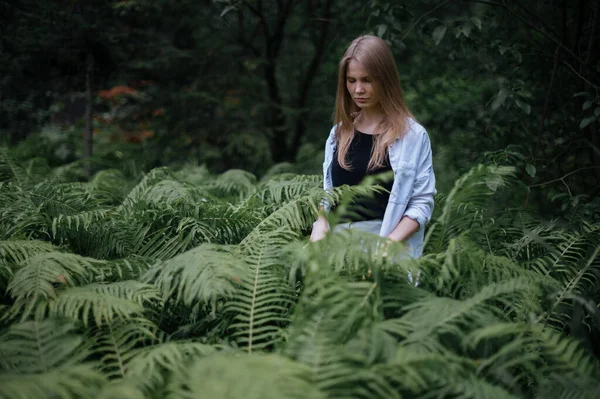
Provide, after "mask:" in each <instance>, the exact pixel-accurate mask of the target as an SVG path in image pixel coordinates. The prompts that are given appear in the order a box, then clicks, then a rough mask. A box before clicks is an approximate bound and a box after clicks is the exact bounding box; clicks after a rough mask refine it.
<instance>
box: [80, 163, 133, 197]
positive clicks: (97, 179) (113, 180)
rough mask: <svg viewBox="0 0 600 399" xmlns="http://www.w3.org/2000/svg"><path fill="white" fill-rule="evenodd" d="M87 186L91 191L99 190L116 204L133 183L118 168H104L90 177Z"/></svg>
mask: <svg viewBox="0 0 600 399" xmlns="http://www.w3.org/2000/svg"><path fill="white" fill-rule="evenodd" d="M89 187H90V189H91V190H92V191H93V192H100V193H102V194H104V195H106V196H107V197H108V198H111V199H112V201H111V203H112V204H114V205H116V204H118V203H121V201H123V199H124V198H125V196H126V195H127V194H128V193H129V191H130V190H131V189H132V188H133V185H132V183H131V182H130V181H129V180H128V179H127V178H126V177H125V175H124V174H123V172H121V171H120V170H117V169H105V170H101V171H99V172H98V173H96V174H95V175H94V176H93V177H92V179H91V180H90V182H89Z"/></svg>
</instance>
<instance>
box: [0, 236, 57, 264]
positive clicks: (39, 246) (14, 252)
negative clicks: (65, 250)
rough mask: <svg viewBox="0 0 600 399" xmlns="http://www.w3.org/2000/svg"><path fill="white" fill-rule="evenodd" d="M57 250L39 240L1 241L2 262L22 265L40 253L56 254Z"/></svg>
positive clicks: (0, 258)
mask: <svg viewBox="0 0 600 399" xmlns="http://www.w3.org/2000/svg"><path fill="white" fill-rule="evenodd" d="M56 250H57V248H56V247H54V246H52V244H50V243H47V242H45V241H38V240H2V241H0V260H1V261H4V262H10V263H21V262H23V261H25V260H26V259H28V258H31V257H33V256H35V255H37V254H40V253H48V252H54V251H56Z"/></svg>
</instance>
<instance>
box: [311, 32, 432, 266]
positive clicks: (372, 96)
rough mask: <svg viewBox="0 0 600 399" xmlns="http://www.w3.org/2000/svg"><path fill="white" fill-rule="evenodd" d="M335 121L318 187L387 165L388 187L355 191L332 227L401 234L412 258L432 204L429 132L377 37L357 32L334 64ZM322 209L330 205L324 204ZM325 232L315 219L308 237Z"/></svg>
mask: <svg viewBox="0 0 600 399" xmlns="http://www.w3.org/2000/svg"><path fill="white" fill-rule="evenodd" d="M338 71H339V73H338V88H337V97H336V105H335V122H336V123H337V124H336V125H335V126H334V127H333V128H332V129H331V132H330V134H329V138H328V139H327V141H326V143H325V162H324V163H323V187H324V189H325V190H326V191H327V190H331V189H332V188H333V187H338V186H341V185H344V184H348V185H355V184H358V183H360V181H361V180H362V179H363V178H364V177H365V176H367V175H373V174H377V173H383V172H386V171H390V170H391V171H393V176H394V177H393V181H390V182H389V183H388V184H387V187H386V188H387V189H388V191H389V193H388V192H385V193H381V194H377V195H376V196H375V197H374V198H373V197H371V198H359V199H357V200H356V201H355V204H353V209H352V212H348V214H347V215H343V216H342V221H343V222H344V223H341V224H340V225H338V226H336V228H335V229H336V230H338V229H343V228H355V229H359V230H361V231H368V232H371V233H375V234H379V235H380V236H382V237H388V238H389V239H390V240H393V241H404V242H405V243H406V245H407V247H408V251H409V253H410V255H411V256H412V257H415V258H416V257H419V256H420V255H421V253H422V251H423V237H424V229H425V225H426V224H427V222H428V221H429V219H430V218H431V213H432V211H433V196H434V195H435V193H436V190H435V175H434V173H433V166H432V161H431V144H430V142H429V136H428V135H427V132H426V131H425V129H424V128H423V126H421V125H420V124H419V123H417V121H416V120H415V119H414V118H413V116H412V114H411V113H410V111H409V109H408V107H407V106H406V104H405V102H404V98H403V95H402V89H401V88H400V80H399V78H398V71H397V69H396V63H395V61H394V57H393V55H392V52H391V50H390V48H389V46H388V45H387V43H386V42H385V41H383V40H382V39H380V38H378V37H376V36H369V35H368V36H360V37H358V38H357V39H355V40H354V41H353V42H352V43H351V44H350V46H349V47H348V49H347V50H346V53H345V54H344V56H343V57H342V59H341V61H340V63H339V69H338ZM324 209H325V210H326V211H329V206H328V204H325V205H324ZM328 231H329V224H328V222H327V220H326V219H325V217H323V216H319V218H318V219H317V221H316V222H315V223H314V224H313V230H312V234H311V237H310V239H311V241H313V242H314V241H317V240H320V239H322V238H323V237H324V236H325V235H326V234H327V232H328Z"/></svg>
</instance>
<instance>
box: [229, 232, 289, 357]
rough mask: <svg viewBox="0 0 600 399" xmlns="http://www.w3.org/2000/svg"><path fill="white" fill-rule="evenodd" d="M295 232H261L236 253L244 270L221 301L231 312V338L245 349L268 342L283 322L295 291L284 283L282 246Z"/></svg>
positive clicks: (264, 344) (258, 347)
mask: <svg viewBox="0 0 600 399" xmlns="http://www.w3.org/2000/svg"><path fill="white" fill-rule="evenodd" d="M294 238H295V235H294V234H293V233H292V232H291V231H289V230H285V229H278V230H274V231H271V232H266V233H264V234H263V235H262V236H261V237H260V239H256V240H253V241H245V242H243V243H242V244H241V245H240V253H239V256H240V257H241V258H243V259H245V260H246V263H247V265H248V271H247V272H246V273H244V274H243V275H241V278H240V282H239V285H238V289H237V290H236V295H235V296H233V297H232V298H231V299H229V300H228V301H227V302H226V304H225V310H226V312H229V313H232V314H234V315H235V316H234V320H235V322H234V323H233V324H232V325H231V326H230V328H232V329H234V331H235V332H234V333H233V337H235V338H236V341H237V342H238V344H239V345H240V346H242V347H244V348H246V349H247V351H248V352H252V351H253V350H257V349H260V348H264V347H267V346H269V345H272V344H273V343H274V342H275V341H276V340H277V339H279V335H280V331H281V327H282V326H284V325H285V324H287V322H288V315H287V313H288V312H289V309H290V308H291V306H292V305H293V304H294V303H295V294H294V292H293V290H292V288H291V287H290V285H289V284H288V283H287V281H286V279H285V276H286V274H287V273H286V272H287V270H285V267H284V263H283V259H282V257H281V255H282V247H284V246H285V245H287V244H289V242H290V241H291V240H293V239H294Z"/></svg>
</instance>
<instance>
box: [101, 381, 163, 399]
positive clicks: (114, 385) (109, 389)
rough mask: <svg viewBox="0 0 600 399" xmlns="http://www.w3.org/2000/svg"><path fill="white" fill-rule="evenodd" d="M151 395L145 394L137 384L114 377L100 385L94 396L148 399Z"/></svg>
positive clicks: (104, 398) (106, 398)
mask: <svg viewBox="0 0 600 399" xmlns="http://www.w3.org/2000/svg"><path fill="white" fill-rule="evenodd" d="M149 397H152V396H150V395H147V394H145V393H144V392H143V391H142V390H141V389H140V388H139V387H138V386H136V385H135V384H134V383H133V382H131V381H128V380H121V379H116V380H112V381H110V382H109V383H108V384H106V385H104V386H103V387H102V390H101V391H100V392H99V393H98V395H97V396H96V398H97V399H117V398H123V399H148V398H149Z"/></svg>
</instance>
